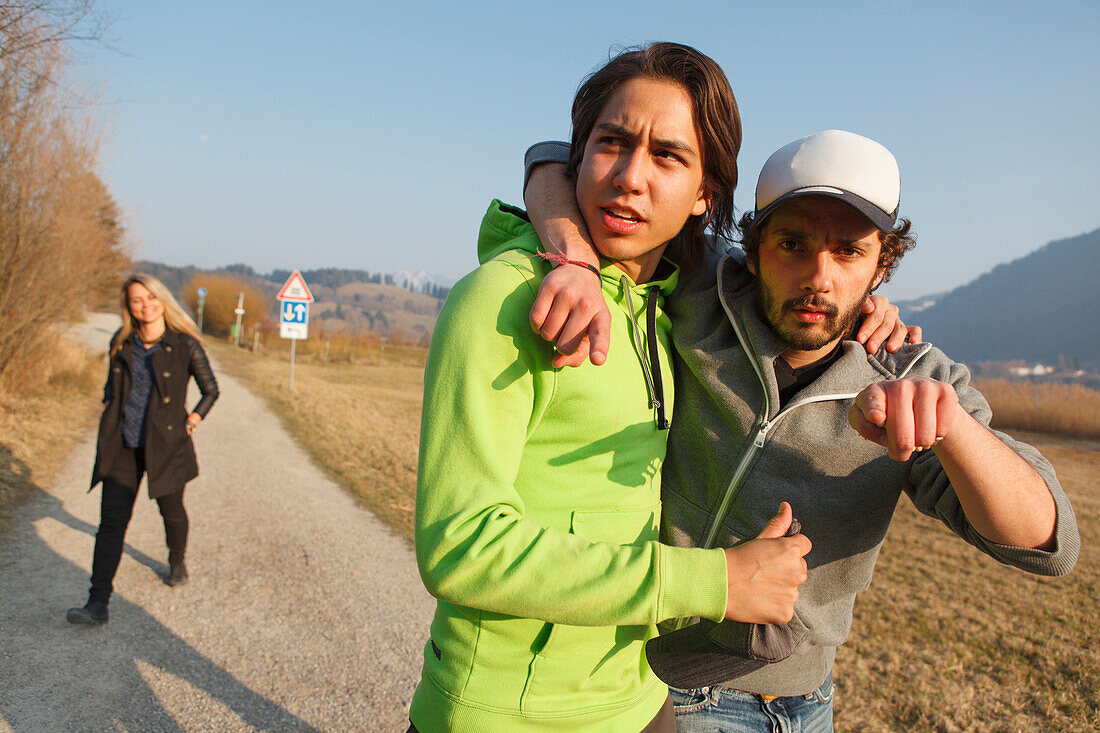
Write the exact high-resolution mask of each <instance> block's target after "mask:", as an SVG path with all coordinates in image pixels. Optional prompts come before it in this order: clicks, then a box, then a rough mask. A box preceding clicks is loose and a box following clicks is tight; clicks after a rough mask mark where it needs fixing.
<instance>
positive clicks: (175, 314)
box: [111, 272, 206, 356]
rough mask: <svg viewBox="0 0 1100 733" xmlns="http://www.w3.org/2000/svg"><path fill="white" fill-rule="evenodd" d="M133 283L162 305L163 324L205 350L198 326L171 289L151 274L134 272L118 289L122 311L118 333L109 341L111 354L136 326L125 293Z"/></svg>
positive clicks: (113, 353)
mask: <svg viewBox="0 0 1100 733" xmlns="http://www.w3.org/2000/svg"><path fill="white" fill-rule="evenodd" d="M134 283H138V284H139V285H141V286H143V287H144V288H145V289H146V290H148V291H149V292H150V293H152V294H153V295H155V296H156V298H157V300H159V301H160V302H161V303H162V304H163V305H164V325H165V327H166V328H169V329H171V330H173V331H176V332H177V333H185V334H187V335H188V336H190V337H191V338H193V339H195V340H196V341H198V342H199V345H200V346H202V348H203V351H205V350H206V344H205V343H203V340H202V334H201V333H199V327H198V326H196V325H195V322H194V321H193V320H191V316H189V315H187V313H186V312H185V311H184V310H183V308H182V307H181V306H180V304H179V303H178V302H177V301H176V299H175V298H174V297H172V293H171V291H169V290H168V288H166V287H165V286H164V283H162V282H161V281H160V280H157V279H156V278H155V277H153V276H152V275H146V274H145V273H142V272H135V273H134V274H132V275H130V276H129V277H128V278H126V279H125V280H124V281H123V283H122V288H121V290H120V291H119V305H120V307H121V311H122V328H121V329H119V331H118V335H117V336H116V337H115V339H114V341H112V342H111V356H114V355H115V353H116V352H117V351H118V350H119V347H121V346H122V344H123V342H125V341H126V339H128V338H129V337H130V334H131V333H133V332H134V329H136V328H137V324H136V323H134V317H133V316H132V315H130V301H129V297H128V295H127V291H128V290H129V289H130V286H131V285H133V284H134Z"/></svg>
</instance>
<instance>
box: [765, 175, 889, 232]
mask: <svg viewBox="0 0 1100 733" xmlns="http://www.w3.org/2000/svg"><path fill="white" fill-rule="evenodd" d="M806 196H826V197H828V198H832V199H837V200H838V201H843V202H844V203H846V204H848V205H849V206H851V207H852V208H853V209H855V210H856V211H858V212H859V213H861V214H863V215H864V216H865V217H867V220H868V221H870V222H871V223H872V224H874V225H875V226H876V227H877V228H878V229H879V230H881V231H884V232H888V231H890V230H891V229H893V228H894V224H895V223H896V222H897V219H898V212H897V210H894V211H893V212H892V213H889V214H888V213H886V212H885V211H883V210H882V209H880V208H879V207H878V206H876V205H875V204H872V203H871V202H870V201H868V200H867V199H865V198H863V197H862V196H857V195H856V194H854V193H852V192H851V191H844V190H841V189H839V188H832V187H824V186H814V187H811V188H800V189H798V190H797V191H791V192H790V193H786V194H784V195H782V196H780V197H779V198H777V199H776V200H775V201H772V202H771V203H770V204H768V205H767V206H765V207H764V208H763V209H761V210H758V211H757V212H756V213H755V214H753V226H754V227H756V226H758V225H759V224H760V223H761V222H763V221H764V219H766V218H767V217H768V215H770V214H771V213H772V212H774V211H775V210H776V209H778V208H779V207H780V206H782V205H783V204H785V203H787V202H788V201H791V200H793V199H798V198H804V197H806Z"/></svg>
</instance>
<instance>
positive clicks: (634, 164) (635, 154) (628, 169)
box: [614, 148, 649, 193]
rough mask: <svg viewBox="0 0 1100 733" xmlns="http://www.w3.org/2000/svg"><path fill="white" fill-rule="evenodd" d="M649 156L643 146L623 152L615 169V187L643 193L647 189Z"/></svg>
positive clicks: (624, 191) (626, 191) (625, 190)
mask: <svg viewBox="0 0 1100 733" xmlns="http://www.w3.org/2000/svg"><path fill="white" fill-rule="evenodd" d="M648 161H649V157H648V156H647V155H646V152H645V151H644V150H642V149H641V148H635V149H634V150H632V151H630V152H629V153H625V154H623V155H622V156H621V157H620V158H619V161H618V169H617V170H616V171H615V179H614V184H615V188H617V189H618V190H620V191H622V192H623V193H641V192H642V191H644V190H645V182H646V165H647V163H648Z"/></svg>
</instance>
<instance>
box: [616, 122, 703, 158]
mask: <svg viewBox="0 0 1100 733" xmlns="http://www.w3.org/2000/svg"><path fill="white" fill-rule="evenodd" d="M596 129H597V130H599V131H601V132H606V133H609V134H611V135H616V136H618V137H623V138H626V139H627V140H636V139H637V138H638V134H637V133H636V132H634V131H633V130H631V129H630V128H627V127H623V126H622V125H616V124H615V123H613V122H601V123H600V124H598V125H596ZM653 144H654V145H655V146H656V147H659V148H664V149H665V150H674V151H676V152H678V153H686V154H688V155H698V153H697V152H696V151H695V148H693V147H691V146H690V145H688V144H687V142H685V141H684V140H676V139H673V138H660V139H656V140H654V141H653Z"/></svg>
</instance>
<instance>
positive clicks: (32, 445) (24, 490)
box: [0, 339, 107, 532]
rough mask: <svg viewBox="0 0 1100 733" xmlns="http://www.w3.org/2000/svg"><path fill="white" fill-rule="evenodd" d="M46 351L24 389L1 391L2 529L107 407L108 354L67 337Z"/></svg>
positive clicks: (22, 380) (24, 379) (26, 378)
mask: <svg viewBox="0 0 1100 733" xmlns="http://www.w3.org/2000/svg"><path fill="white" fill-rule="evenodd" d="M46 353H47V357H46V359H45V361H44V362H42V363H39V364H37V365H36V369H35V371H34V374H33V375H24V376H23V377H21V378H20V380H19V384H20V385H21V387H20V389H19V390H17V391H16V390H12V391H8V392H4V391H0V532H2V531H3V526H4V524H6V522H7V520H8V519H9V518H10V515H11V510H12V509H13V508H14V507H15V506H18V505H19V504H20V503H21V502H22V501H23V500H25V499H26V498H27V497H29V496H31V495H33V494H34V493H35V492H36V491H37V490H38V489H37V488H36V486H39V485H41V484H42V483H43V482H44V481H45V480H46V478H47V477H48V476H49V475H50V474H51V473H52V472H53V471H54V470H55V469H56V468H57V467H58V465H60V462H61V460H62V459H63V458H64V457H65V456H67V455H68V454H69V451H70V450H71V449H72V447H73V444H74V443H75V441H76V439H77V438H78V437H80V435H81V433H82V432H83V431H84V430H85V429H87V427H88V426H89V425H91V424H92V423H93V422H94V421H95V419H96V418H97V417H98V416H99V412H100V410H101V408H102V405H101V402H100V400H101V399H102V394H103V392H102V389H103V379H104V377H105V376H106V373H107V371H106V366H105V362H104V360H103V359H102V358H96V357H92V356H89V355H88V352H87V351H85V350H84V349H83V348H81V347H80V346H77V345H76V344H74V343H72V342H69V341H66V340H64V339H59V341H58V343H57V346H56V348H54V349H51V350H48V351H47V352H46ZM91 471H92V467H91V466H88V478H89V479H90V478H91V475H92V474H91Z"/></svg>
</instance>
